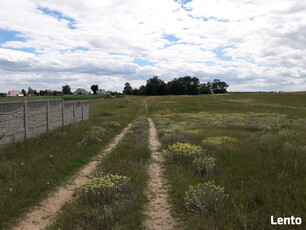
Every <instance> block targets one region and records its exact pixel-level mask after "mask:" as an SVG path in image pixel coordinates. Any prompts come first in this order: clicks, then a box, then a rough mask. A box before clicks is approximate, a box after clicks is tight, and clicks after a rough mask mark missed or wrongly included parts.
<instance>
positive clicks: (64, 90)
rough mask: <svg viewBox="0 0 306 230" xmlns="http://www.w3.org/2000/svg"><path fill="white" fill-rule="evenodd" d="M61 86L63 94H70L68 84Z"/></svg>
mask: <svg viewBox="0 0 306 230" xmlns="http://www.w3.org/2000/svg"><path fill="white" fill-rule="evenodd" d="M62 87H63V89H62V92H63V94H64V95H69V94H72V92H71V88H70V86H69V85H63V86H62Z"/></svg>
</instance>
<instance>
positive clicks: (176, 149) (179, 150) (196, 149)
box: [163, 142, 205, 163]
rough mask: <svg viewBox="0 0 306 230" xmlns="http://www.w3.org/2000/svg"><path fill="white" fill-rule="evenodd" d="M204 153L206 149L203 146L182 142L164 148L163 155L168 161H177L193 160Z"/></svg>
mask: <svg viewBox="0 0 306 230" xmlns="http://www.w3.org/2000/svg"><path fill="white" fill-rule="evenodd" d="M204 153H205V150H204V149H202V147H201V146H197V145H192V144H189V143H180V142H177V143H175V144H173V145H169V146H168V148H167V149H165V150H163V155H164V157H165V160H166V162H167V163H173V162H175V161H180V162H192V160H193V159H194V158H195V157H197V156H201V155H203V154H204Z"/></svg>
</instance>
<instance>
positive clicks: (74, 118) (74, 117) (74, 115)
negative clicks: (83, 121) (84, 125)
mask: <svg viewBox="0 0 306 230" xmlns="http://www.w3.org/2000/svg"><path fill="white" fill-rule="evenodd" d="M75 112H76V111H75V101H73V122H75V120H76V114H75Z"/></svg>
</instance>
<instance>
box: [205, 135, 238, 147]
mask: <svg viewBox="0 0 306 230" xmlns="http://www.w3.org/2000/svg"><path fill="white" fill-rule="evenodd" d="M237 142H238V140H237V139H236V138H233V137H228V136H220V137H208V138H206V139H204V140H203V141H202V144H203V145H209V146H219V145H222V144H232V143H237Z"/></svg>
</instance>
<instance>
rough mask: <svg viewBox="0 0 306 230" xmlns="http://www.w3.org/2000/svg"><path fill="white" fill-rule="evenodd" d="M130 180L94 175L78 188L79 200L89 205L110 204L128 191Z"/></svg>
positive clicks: (118, 176) (121, 177) (110, 175)
mask: <svg viewBox="0 0 306 230" xmlns="http://www.w3.org/2000/svg"><path fill="white" fill-rule="evenodd" d="M129 182H130V178H128V177H126V176H121V175H118V174H107V175H104V176H103V175H96V176H95V177H93V178H91V179H90V180H88V181H86V182H84V183H83V184H82V185H81V187H80V198H81V199H82V200H84V201H85V202H86V203H89V204H96V203H102V202H110V201H112V200H114V199H116V198H117V197H118V196H119V195H120V194H122V193H124V192H126V191H127V190H128V185H129Z"/></svg>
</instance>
